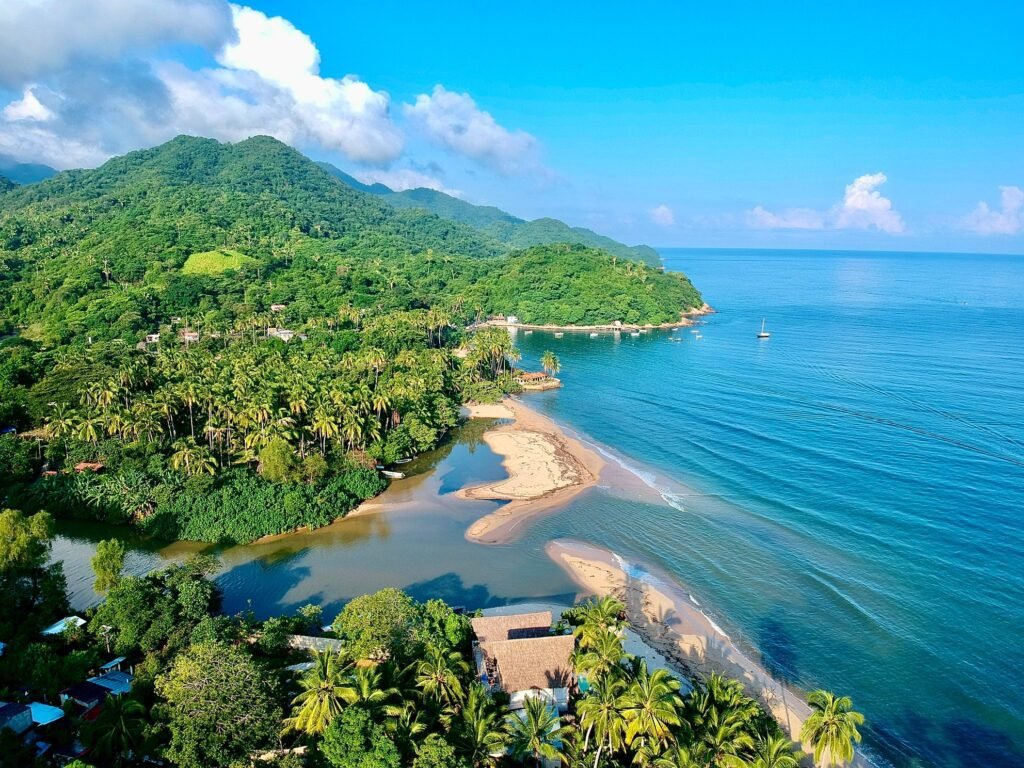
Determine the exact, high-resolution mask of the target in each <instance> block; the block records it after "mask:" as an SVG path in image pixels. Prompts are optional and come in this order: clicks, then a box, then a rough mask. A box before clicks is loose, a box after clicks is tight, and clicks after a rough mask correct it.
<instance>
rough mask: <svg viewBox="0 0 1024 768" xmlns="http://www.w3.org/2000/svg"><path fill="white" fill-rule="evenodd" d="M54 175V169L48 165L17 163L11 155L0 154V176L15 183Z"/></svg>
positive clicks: (24, 182)
mask: <svg viewBox="0 0 1024 768" xmlns="http://www.w3.org/2000/svg"><path fill="white" fill-rule="evenodd" d="M56 175H57V171H56V169H54V168H51V167H50V166H48V165H41V164H39V163H19V162H18V161H17V160H15V159H14V158H12V157H8V156H7V155H0V176H6V177H7V178H8V179H10V180H11V181H13V182H14V183H15V184H34V183H35V182H37V181H42V180H43V179H48V178H50V177H51V176H56Z"/></svg>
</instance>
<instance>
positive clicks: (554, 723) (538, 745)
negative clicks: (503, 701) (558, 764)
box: [508, 696, 566, 768]
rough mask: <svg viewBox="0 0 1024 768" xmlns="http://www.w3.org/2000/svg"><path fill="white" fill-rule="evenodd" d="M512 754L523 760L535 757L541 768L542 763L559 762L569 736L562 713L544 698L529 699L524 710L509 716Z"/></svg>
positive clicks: (531, 697) (536, 763)
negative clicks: (560, 719)
mask: <svg viewBox="0 0 1024 768" xmlns="http://www.w3.org/2000/svg"><path fill="white" fill-rule="evenodd" d="M508 720H509V733H510V739H509V741H510V744H511V747H512V754H513V755H514V756H515V757H516V758H517V759H519V760H524V759H525V758H527V757H532V758H533V761H534V764H535V765H537V766H538V768H539V767H540V761H541V760H542V759H545V758H546V759H549V760H555V759H557V758H558V756H559V746H560V745H561V743H562V737H563V735H564V734H565V732H566V729H565V728H563V727H562V726H561V725H560V724H559V721H558V712H556V711H555V709H554V708H553V707H552V706H551V705H550V704H549V703H548V702H547V701H546V700H545V699H543V698H541V697H539V696H527V697H526V699H525V700H524V701H523V709H522V710H521V711H519V712H518V713H512V714H510V715H509V716H508Z"/></svg>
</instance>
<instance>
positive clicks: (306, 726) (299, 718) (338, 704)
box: [284, 651, 349, 735]
mask: <svg viewBox="0 0 1024 768" xmlns="http://www.w3.org/2000/svg"><path fill="white" fill-rule="evenodd" d="M348 671H349V667H348V666H347V665H346V664H345V662H344V660H343V659H342V657H341V654H340V653H332V652H331V651H313V667H312V668H311V669H309V671H307V672H306V673H305V674H304V675H303V676H302V677H301V678H299V688H300V692H299V694H298V695H297V696H296V697H295V698H294V699H292V716H291V717H289V718H287V719H286V720H285V721H284V730H285V732H287V731H302V732H303V733H308V734H313V735H316V734H321V733H323V732H324V731H325V730H326V729H327V726H329V725H330V724H331V721H332V720H333V719H334V718H335V717H336V716H337V715H338V714H339V713H340V712H341V710H342V709H343V708H344V705H345V701H346V696H347V695H348V693H347V692H348V687H347V685H346V683H347V679H346V674H347V673H348Z"/></svg>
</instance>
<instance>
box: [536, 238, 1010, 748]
mask: <svg viewBox="0 0 1024 768" xmlns="http://www.w3.org/2000/svg"><path fill="white" fill-rule="evenodd" d="M663 255H664V257H665V262H666V264H667V266H668V267H669V268H670V269H681V270H683V271H685V272H686V273H687V274H688V275H690V277H691V278H692V279H693V281H694V283H695V284H696V285H697V286H699V288H700V289H701V291H702V292H703V293H704V295H705V297H706V298H707V300H708V301H709V302H710V303H711V304H712V305H713V306H714V307H716V308H717V309H718V310H719V314H717V315H714V316H711V317H709V318H707V323H706V325H704V326H701V328H700V330H701V334H702V338H700V339H697V338H696V337H695V335H694V334H692V333H690V332H688V331H681V332H678V333H677V335H678V336H679V337H681V338H683V341H682V342H670V341H668V335H667V334H661V333H659V334H649V335H646V336H641V337H639V338H632V337H629V336H628V335H624V336H622V337H621V338H619V339H618V340H616V339H615V338H613V336H612V335H610V334H609V335H606V336H603V337H601V338H599V339H590V338H588V337H586V336H570V335H569V334H566V336H565V337H564V338H562V339H554V338H553V337H551V336H548V335H544V334H540V333H536V334H533V335H531V336H520V339H519V341H520V345H521V347H522V348H523V350H524V353H525V360H526V362H527V363H533V362H534V361H536V359H537V357H538V356H539V354H540V353H541V352H542V351H543V350H544V349H553V350H554V351H555V352H556V353H557V354H558V355H559V357H560V358H561V361H562V364H563V367H564V370H563V373H562V374H561V377H562V378H563V380H564V381H565V383H566V387H565V388H564V389H563V390H561V391H558V392H556V393H550V394H548V393H545V394H543V395H540V396H538V397H536V398H534V399H533V401H532V402H533V403H535V404H538V405H540V407H541V408H542V410H544V411H546V412H547V413H549V414H550V415H552V416H554V417H555V418H556V419H558V420H560V421H562V422H563V423H566V424H568V425H570V426H574V427H576V428H577V429H578V430H579V431H581V432H582V433H584V434H586V435H588V436H590V437H591V438H593V439H595V440H597V441H599V442H601V443H605V444H607V445H610V446H614V447H615V448H616V449H617V450H618V451H620V452H621V453H622V454H623V455H624V456H625V457H627V460H635V461H636V462H637V463H638V464H639V463H642V464H643V465H645V467H646V469H648V470H651V469H653V470H654V472H655V474H656V475H657V477H656V478H653V482H654V483H655V484H656V485H657V486H658V487H659V488H661V489H662V490H663V492H664V493H663V495H664V496H665V498H666V501H667V502H669V505H667V506H664V507H662V506H656V505H644V506H640V505H637V504H635V503H631V502H628V501H623V500H619V499H616V498H614V497H613V496H610V495H605V496H602V497H596V498H590V499H588V500H587V501H588V503H587V504H577V505H574V506H573V507H572V508H570V509H569V510H567V511H566V512H565V513H563V514H561V515H559V516H557V517H552V518H547V519H545V520H543V521H541V522H540V523H538V524H537V525H535V526H534V528H533V529H532V531H531V534H530V535H531V536H535V537H538V538H550V537H554V536H562V535H567V536H575V537H577V538H584V539H587V540H591V541H594V542H596V543H601V544H605V545H608V546H611V547H612V548H614V549H616V550H617V551H620V552H623V553H626V554H632V555H634V556H639V557H643V558H645V559H647V560H650V561H652V562H654V563H656V564H657V565H660V566H662V567H664V568H666V569H668V570H669V571H671V572H673V573H674V574H676V575H677V576H678V577H679V578H680V579H681V580H682V581H683V582H684V583H686V584H687V585H688V586H689V587H690V588H691V589H692V591H693V592H694V593H695V594H696V595H698V596H699V597H700V599H701V600H702V603H704V604H705V605H706V606H709V607H710V611H712V612H713V613H714V614H715V616H716V618H717V619H718V620H719V622H720V623H722V624H723V625H724V626H725V627H726V628H727V629H728V630H730V631H731V632H732V633H734V634H735V635H736V636H738V637H740V638H741V639H742V640H743V641H745V642H746V643H747V644H748V645H750V646H753V647H755V648H757V649H758V650H759V651H760V653H761V654H762V659H763V661H764V662H765V663H766V665H768V666H769V667H770V668H772V669H774V670H776V671H777V672H779V673H781V674H783V675H784V676H785V677H786V678H788V679H790V680H792V681H793V682H794V683H796V684H797V685H799V686H801V687H803V688H805V689H808V688H813V687H819V686H824V687H829V688H832V689H835V690H838V691H841V692H844V693H847V694H850V695H852V696H853V698H854V701H855V703H856V705H857V706H858V708H859V709H861V710H862V711H863V712H865V713H866V714H867V716H868V718H869V729H868V731H869V739H868V740H869V747H870V748H871V749H872V750H874V751H875V752H876V753H879V754H881V755H884V756H885V757H886V758H888V759H889V760H890V761H892V762H894V763H896V764H899V765H911V764H913V763H912V759H913V758H917V759H918V760H920V761H922V763H923V764H924V765H938V766H982V765H983V766H1011V765H1014V766H1015V765H1022V764H1024V752H1022V749H1024V521H1022V519H1021V515H1022V513H1024V379H1022V375H1024V257H1006V256H973V255H971V256H968V255H941V254H882V253H877V254H876V253H814V252H765V251H690V250H685V251H683V250H667V251H664V252H663ZM762 317H763V318H765V319H766V320H767V323H768V328H769V330H770V331H771V338H770V340H767V341H758V340H757V339H756V338H755V334H756V332H757V331H758V330H759V328H760V323H761V319H762ZM677 484H681V485H682V486H684V487H683V488H679V487H678V486H677Z"/></svg>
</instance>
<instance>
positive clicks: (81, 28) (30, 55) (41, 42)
mask: <svg viewBox="0 0 1024 768" xmlns="http://www.w3.org/2000/svg"><path fill="white" fill-rule="evenodd" d="M233 36H234V26H233V24H232V19H231V9H230V8H229V7H228V4H227V3H226V2H224V0H146V2H144V3H143V2H139V0H89V2H81V1H80V0H74V1H73V2H67V0H4V2H3V3H0V86H4V87H7V88H20V87H21V86H23V85H25V84H26V83H28V82H31V81H33V80H38V79H40V78H41V77H44V76H46V75H51V74H55V73H57V72H60V71H61V70H63V69H65V68H66V67H67V66H68V65H71V64H75V63H79V62H82V61H86V62H88V61H94V60H97V59H101V60H105V61H114V60H116V59H118V58H119V57H120V56H122V55H123V54H125V53H127V52H130V51H137V50H141V49H147V48H151V47H154V46H158V45H161V44H164V43H187V44H191V45H198V46H201V47H203V48H206V49H207V50H210V51H214V50H217V49H219V48H220V47H221V46H223V45H224V44H225V43H226V42H227V41H229V40H231V39H232V38H233Z"/></svg>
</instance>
